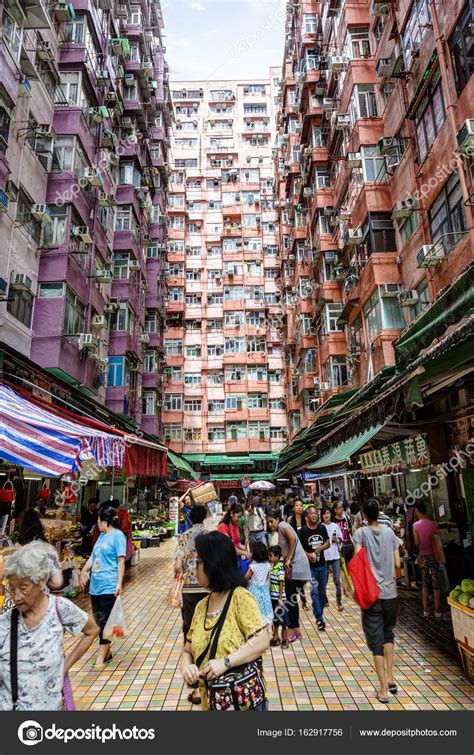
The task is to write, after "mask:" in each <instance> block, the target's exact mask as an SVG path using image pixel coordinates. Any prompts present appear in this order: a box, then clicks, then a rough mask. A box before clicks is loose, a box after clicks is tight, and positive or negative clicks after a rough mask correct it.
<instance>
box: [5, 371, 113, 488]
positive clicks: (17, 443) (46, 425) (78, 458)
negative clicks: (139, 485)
mask: <svg viewBox="0 0 474 755" xmlns="http://www.w3.org/2000/svg"><path fill="white" fill-rule="evenodd" d="M125 450H126V449H125V440H124V438H122V437H120V436H117V435H112V434H108V433H105V432H103V431H101V430H96V429H94V428H90V427H87V426H85V425H80V424H78V423H75V422H71V421H70V420H68V419H64V418H63V417H61V416H59V415H57V414H54V413H53V412H49V411H47V410H46V409H42V408H41V407H39V406H37V405H36V404H34V403H33V402H32V401H28V399H26V398H23V396H20V395H19V394H18V393H16V392H15V391H13V390H12V389H11V388H8V387H7V386H5V385H0V458H2V459H4V460H5V461H8V462H11V463H12V464H18V465H19V466H22V467H26V468H27V469H30V470H32V471H33V472H38V473H39V474H42V475H47V476H49V477H57V476H59V475H63V474H65V473H67V472H76V471H78V470H79V469H80V468H81V466H82V463H83V462H84V461H86V460H94V461H95V462H96V464H97V465H98V466H100V467H112V466H113V467H119V468H121V467H122V466H123V465H124V463H125Z"/></svg>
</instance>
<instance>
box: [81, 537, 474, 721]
mask: <svg viewBox="0 0 474 755" xmlns="http://www.w3.org/2000/svg"><path fill="white" fill-rule="evenodd" d="M173 553H174V542H173V541H171V540H170V541H167V542H165V543H163V544H162V545H161V546H160V547H159V548H153V549H147V550H144V551H143V552H142V559H141V561H140V564H139V565H138V566H137V567H134V568H132V569H131V570H130V572H128V577H127V582H126V584H125V587H124V593H123V599H124V604H125V608H126V612H127V619H128V623H129V631H130V634H129V635H128V637H127V638H126V639H124V640H122V641H121V642H117V643H115V647H114V650H115V653H116V655H115V657H114V659H113V660H112V661H111V662H110V663H109V664H108V666H107V668H106V670H104V671H101V672H97V671H95V670H94V668H93V653H92V652H89V653H88V654H87V655H86V656H84V658H83V659H82V661H81V662H80V663H79V664H78V665H77V666H75V668H74V669H73V673H72V675H71V678H72V683H73V686H74V690H75V697H76V704H77V707H78V709H79V710H104V709H108V710H119V709H124V710H132V709H133V710H159V709H163V710H189V709H190V708H191V706H190V704H189V703H188V702H187V699H186V698H187V693H188V690H187V688H184V687H183V684H182V681H181V676H180V673H179V671H178V670H177V664H178V661H179V656H180V649H181V644H182V640H181V631H180V629H181V621H180V612H179V611H178V610H177V609H173V608H170V607H169V606H168V604H167V600H166V598H167V594H168V592H169V588H170V584H171V581H172V567H173ZM329 600H330V607H329V608H328V609H327V612H326V621H327V631H326V632H325V633H322V634H320V633H319V632H318V631H317V629H316V628H315V625H314V621H313V618H312V613H307V614H305V613H304V612H303V611H302V612H301V614H302V619H303V621H302V624H303V634H304V639H303V642H296V643H294V644H293V645H292V646H291V647H290V649H289V650H285V651H282V650H281V649H280V648H272V649H271V650H269V651H268V652H267V653H266V655H265V660H264V666H265V675H266V680H267V685H268V692H269V703H270V709H271V710H343V709H344V710H373V709H379V710H385V709H386V706H384V705H382V704H380V703H378V702H377V700H375V699H374V697H373V691H374V684H375V683H376V679H375V674H374V672H373V671H372V668H371V666H370V663H369V654H368V651H367V650H366V647H365V643H364V639H363V634H362V630H361V626H360V615H359V610H358V608H357V606H355V604H354V603H350V604H347V605H346V608H345V610H344V611H343V612H342V613H339V612H337V611H336V610H335V607H334V606H335V600H334V592H333V587H332V580H331V579H330V582H329ZM78 604H79V605H81V606H82V607H85V608H87V609H88V608H89V599H88V597H81V598H79V599H78ZM450 629H451V625H450V622H446V621H445V622H438V621H435V620H434V619H424V618H423V617H422V615H421V612H420V609H419V600H418V596H417V594H416V593H410V594H406V593H405V594H404V593H402V594H401V611H400V617H399V623H398V627H397V633H396V642H397V646H396V658H395V661H396V670H395V678H396V680H397V682H398V684H399V687H400V692H399V694H398V697H397V698H396V699H395V698H394V702H393V703H391V704H390V709H391V710H463V709H467V710H474V687H473V686H472V685H471V684H469V683H468V682H467V681H466V680H465V679H464V678H463V677H462V669H461V665H460V659H459V656H458V652H457V648H456V644H455V643H454V641H453V638H452V635H451V631H450ZM69 642H70V641H69V640H68V643H69ZM195 710H196V708H195Z"/></svg>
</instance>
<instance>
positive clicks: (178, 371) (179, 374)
mask: <svg viewBox="0 0 474 755" xmlns="http://www.w3.org/2000/svg"><path fill="white" fill-rule="evenodd" d="M167 369H169V371H170V372H169V375H170V381H171V382H172V383H181V381H182V379H183V370H182V368H181V367H168V368H167Z"/></svg>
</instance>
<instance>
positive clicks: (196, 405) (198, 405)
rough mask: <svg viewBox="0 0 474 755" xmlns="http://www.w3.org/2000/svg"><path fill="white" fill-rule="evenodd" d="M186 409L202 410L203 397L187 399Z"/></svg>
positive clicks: (190, 410)
mask: <svg viewBox="0 0 474 755" xmlns="http://www.w3.org/2000/svg"><path fill="white" fill-rule="evenodd" d="M184 411H185V412H199V413H201V412H202V401H201V399H197V398H193V399H186V401H185V402H184Z"/></svg>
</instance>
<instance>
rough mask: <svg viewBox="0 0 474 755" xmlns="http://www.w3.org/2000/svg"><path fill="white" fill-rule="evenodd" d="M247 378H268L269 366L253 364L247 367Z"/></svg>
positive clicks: (260, 379)
mask: <svg viewBox="0 0 474 755" xmlns="http://www.w3.org/2000/svg"><path fill="white" fill-rule="evenodd" d="M247 380H257V381H262V380H267V368H266V367H263V366H257V365H255V366H251V365H249V366H248V367H247Z"/></svg>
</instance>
